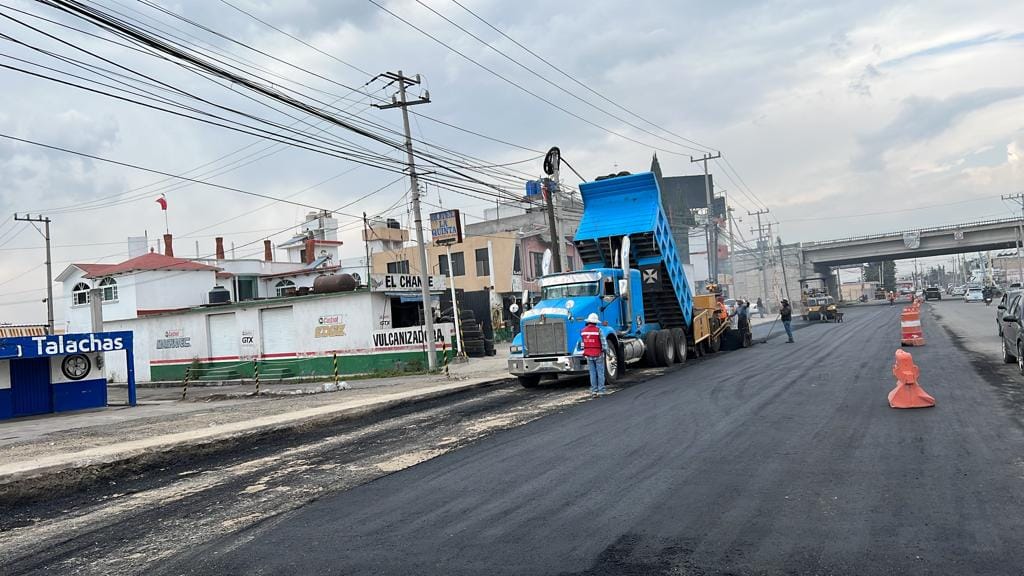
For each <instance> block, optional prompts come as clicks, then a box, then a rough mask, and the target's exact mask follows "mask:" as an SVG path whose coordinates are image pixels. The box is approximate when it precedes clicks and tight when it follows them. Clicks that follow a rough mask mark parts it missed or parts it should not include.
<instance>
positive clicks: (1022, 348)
mask: <svg viewBox="0 0 1024 576" xmlns="http://www.w3.org/2000/svg"><path fill="white" fill-rule="evenodd" d="M1017 371H1018V372H1020V373H1021V375H1024V345H1022V344H1021V343H1020V342H1017Z"/></svg>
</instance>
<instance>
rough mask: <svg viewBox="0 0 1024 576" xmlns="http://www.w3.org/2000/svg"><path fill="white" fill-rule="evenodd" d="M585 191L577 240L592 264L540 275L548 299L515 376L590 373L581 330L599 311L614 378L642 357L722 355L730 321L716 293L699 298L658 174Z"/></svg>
mask: <svg viewBox="0 0 1024 576" xmlns="http://www.w3.org/2000/svg"><path fill="white" fill-rule="evenodd" d="M580 192H581V193H582V195H583V218H582V219H581V220H580V224H579V228H578V230H577V231H576V237H575V238H574V240H573V242H574V244H575V246H576V251H577V253H578V254H579V255H580V257H581V258H582V261H583V269H582V270H578V271H574V272H566V273H561V274H551V275H547V276H544V277H542V278H541V279H540V280H539V283H540V286H541V291H542V297H541V300H540V301H539V302H537V303H536V304H535V305H534V306H533V307H532V308H530V309H528V310H523V313H522V316H521V317H520V331H519V334H518V335H517V336H516V337H515V339H514V340H513V342H512V347H511V355H510V357H509V361H508V366H509V372H510V373H511V374H512V375H514V376H516V377H517V378H518V379H519V382H520V383H521V384H522V385H523V386H525V387H527V388H530V387H533V386H536V385H537V384H538V383H539V382H540V379H541V377H543V376H550V375H556V376H557V375H559V374H563V375H573V374H584V373H586V371H587V366H586V361H585V360H584V358H583V343H582V339H581V338H580V332H581V330H583V328H584V326H585V325H586V324H585V321H584V320H585V318H586V317H587V316H588V315H589V314H591V313H596V314H597V315H598V316H599V317H600V318H601V324H600V329H601V333H602V335H603V336H604V338H605V339H606V340H607V342H608V346H607V349H608V352H607V353H606V356H605V370H606V377H607V381H608V382H614V381H615V380H616V379H618V378H619V377H620V376H621V375H622V373H623V371H624V370H625V368H626V365H627V363H632V362H634V361H643V362H644V363H645V364H648V365H655V366H669V365H671V364H673V363H676V362H685V361H686V359H687V357H688V356H690V355H702V354H704V353H708V352H717V351H718V349H719V347H720V346H721V341H722V338H723V337H724V336H725V331H726V330H728V329H729V322H728V321H723V320H722V319H721V318H720V317H719V314H717V309H716V306H717V304H716V299H715V295H714V294H705V295H700V296H696V295H694V294H693V289H692V287H691V285H690V283H689V281H688V280H687V278H686V273H685V271H684V270H683V264H682V260H681V259H680V257H679V253H678V251H677V250H676V245H675V240H674V239H673V237H672V229H671V227H670V224H669V220H668V218H667V217H666V215H665V210H664V209H663V207H662V202H661V192H660V190H659V189H658V182H657V180H656V178H655V175H654V174H653V173H651V172H645V173H641V174H629V175H623V176H616V177H609V178H605V179H602V180H597V181H594V182H587V183H584V184H581V185H580Z"/></svg>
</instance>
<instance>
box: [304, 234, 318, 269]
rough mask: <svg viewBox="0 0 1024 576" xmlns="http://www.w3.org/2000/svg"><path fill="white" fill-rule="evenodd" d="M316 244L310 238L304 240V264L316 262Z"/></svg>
mask: <svg viewBox="0 0 1024 576" xmlns="http://www.w3.org/2000/svg"><path fill="white" fill-rule="evenodd" d="M315 250H316V242H315V241H314V240H313V239H312V238H306V264H312V263H313V262H316V252H315Z"/></svg>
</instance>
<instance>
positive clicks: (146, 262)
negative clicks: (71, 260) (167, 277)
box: [75, 252, 220, 278]
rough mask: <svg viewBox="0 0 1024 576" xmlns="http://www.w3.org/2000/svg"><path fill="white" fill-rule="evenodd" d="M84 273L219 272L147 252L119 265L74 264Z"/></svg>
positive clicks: (194, 263)
mask: <svg viewBox="0 0 1024 576" xmlns="http://www.w3.org/2000/svg"><path fill="white" fill-rule="evenodd" d="M75 266H78V267H79V268H81V269H82V270H84V271H85V272H86V274H85V275H86V277H87V278H97V277H100V276H111V275H113V274H125V273H128V272H144V271H154V270H179V271H201V270H220V268H215V267H213V266H207V265H206V264H200V263H198V262H193V261H191V260H186V259H184V258H175V257H173V256H165V255H163V254H158V253H156V252H149V253H147V254H143V255H142V256H136V257H135V258H132V259H130V260H125V261H124V262H121V263H120V264H75Z"/></svg>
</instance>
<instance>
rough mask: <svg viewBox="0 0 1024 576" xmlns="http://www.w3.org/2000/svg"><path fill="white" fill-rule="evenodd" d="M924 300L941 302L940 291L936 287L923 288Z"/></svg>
mask: <svg viewBox="0 0 1024 576" xmlns="http://www.w3.org/2000/svg"><path fill="white" fill-rule="evenodd" d="M924 299H925V300H942V290H940V289H939V287H938V286H932V287H931V288H925V290H924Z"/></svg>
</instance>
